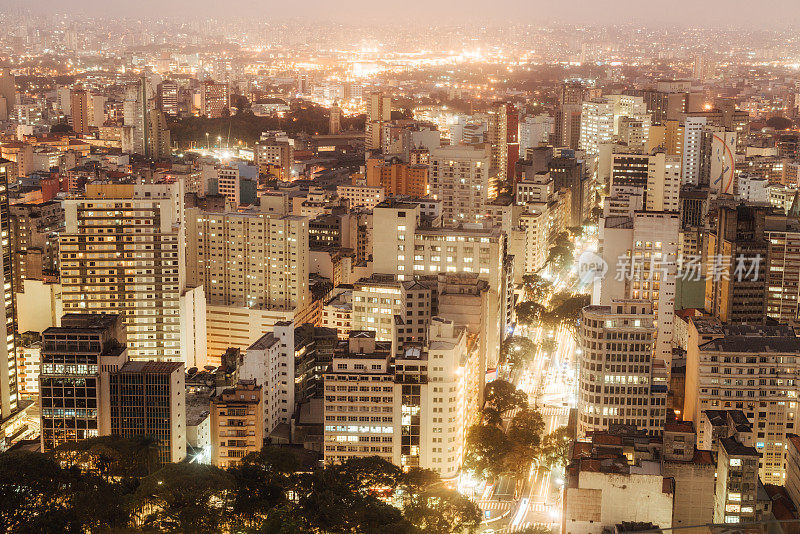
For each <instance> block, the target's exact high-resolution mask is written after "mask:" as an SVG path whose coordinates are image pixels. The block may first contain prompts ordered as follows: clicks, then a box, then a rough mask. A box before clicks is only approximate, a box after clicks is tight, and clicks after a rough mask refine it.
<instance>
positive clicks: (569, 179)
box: [547, 151, 594, 226]
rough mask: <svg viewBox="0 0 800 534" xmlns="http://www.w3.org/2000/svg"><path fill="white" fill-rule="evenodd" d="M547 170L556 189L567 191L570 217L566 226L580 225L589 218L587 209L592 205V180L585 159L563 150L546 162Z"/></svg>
mask: <svg viewBox="0 0 800 534" xmlns="http://www.w3.org/2000/svg"><path fill="white" fill-rule="evenodd" d="M547 171H548V173H549V174H550V177H551V178H552V179H553V187H554V189H555V190H556V191H560V190H563V189H566V190H567V191H569V194H570V210H569V212H570V219H569V223H568V224H567V226H580V225H582V224H583V221H585V220H586V219H587V218H589V211H590V210H591V208H592V206H594V191H593V181H592V180H591V179H590V172H589V171H588V169H587V161H586V160H584V159H578V158H576V157H575V156H574V155H571V154H570V153H568V152H566V151H565V152H562V155H561V156H559V157H556V158H552V159H551V160H550V161H549V162H548V163H547Z"/></svg>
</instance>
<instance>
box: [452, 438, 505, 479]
mask: <svg viewBox="0 0 800 534" xmlns="http://www.w3.org/2000/svg"><path fill="white" fill-rule="evenodd" d="M465 446H466V454H465V455H464V464H463V467H464V469H465V470H467V471H470V472H472V473H474V474H475V475H476V476H478V477H481V478H488V477H489V476H497V475H499V474H500V473H502V472H503V471H504V470H505V464H504V459H505V457H506V455H507V454H508V453H509V452H510V451H511V448H512V447H511V442H510V441H509V439H508V438H507V437H506V434H505V432H503V430H502V429H501V428H498V427H496V426H488V425H474V426H472V427H471V428H470V429H469V431H468V432H467V439H466V444H465Z"/></svg>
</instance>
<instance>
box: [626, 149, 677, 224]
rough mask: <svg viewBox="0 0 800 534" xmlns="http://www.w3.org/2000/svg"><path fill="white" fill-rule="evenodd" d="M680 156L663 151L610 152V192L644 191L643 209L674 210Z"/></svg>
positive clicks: (675, 207) (675, 209)
mask: <svg viewBox="0 0 800 534" xmlns="http://www.w3.org/2000/svg"><path fill="white" fill-rule="evenodd" d="M680 166H681V163H680V159H678V158H677V157H676V156H667V155H666V154H665V153H664V152H656V153H654V154H649V155H644V154H614V155H613V156H612V163H611V194H612V196H614V195H615V194H619V193H621V192H630V191H632V190H642V191H644V206H645V209H646V210H647V211H675V212H677V211H678V196H679V192H680V183H681V175H680Z"/></svg>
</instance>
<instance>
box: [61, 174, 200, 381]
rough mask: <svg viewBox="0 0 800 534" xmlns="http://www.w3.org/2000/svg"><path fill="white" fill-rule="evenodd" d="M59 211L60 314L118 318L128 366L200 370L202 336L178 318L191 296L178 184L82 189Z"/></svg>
mask: <svg viewBox="0 0 800 534" xmlns="http://www.w3.org/2000/svg"><path fill="white" fill-rule="evenodd" d="M64 212H65V221H66V230H65V232H64V233H63V234H62V235H61V246H60V255H61V287H62V299H63V305H64V312H65V313H117V314H122V315H123V316H124V318H125V325H126V329H127V344H128V353H129V355H130V358H131V359H132V360H173V361H183V362H186V364H187V367H191V366H197V365H204V364H205V356H206V355H205V350H204V348H205V347H204V343H202V342H196V338H198V337H201V338H204V337H205V332H203V331H202V329H201V328H196V325H195V317H194V316H193V315H192V314H189V313H182V308H183V309H187V308H188V307H187V306H186V303H185V299H186V295H187V294H188V295H191V296H192V297H193V293H192V292H187V290H186V288H187V286H186V268H185V265H186V263H185V260H184V253H185V252H184V251H185V233H184V225H183V215H184V211H183V184H182V183H181V182H164V183H144V182H142V181H141V180H139V181H138V182H136V183H124V184H110V183H92V184H87V186H86V192H85V194H84V195H83V196H80V197H72V198H68V199H66V200H65V201H64ZM192 308H193V307H192ZM187 333H191V336H192V338H193V341H192V342H191V343H189V342H188V340H187V337H186V336H187ZM195 348H197V349H200V350H194V349H195ZM190 349H192V350H191V353H190Z"/></svg>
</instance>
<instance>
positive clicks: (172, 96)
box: [156, 80, 180, 117]
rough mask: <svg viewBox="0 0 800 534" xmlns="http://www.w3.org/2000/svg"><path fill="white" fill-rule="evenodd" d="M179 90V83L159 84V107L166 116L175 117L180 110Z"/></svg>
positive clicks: (166, 81) (166, 82) (164, 82)
mask: <svg viewBox="0 0 800 534" xmlns="http://www.w3.org/2000/svg"><path fill="white" fill-rule="evenodd" d="M178 97H179V89H178V84H177V82H175V81H173V80H164V81H163V82H161V83H160V84H158V90H157V96H156V100H157V107H158V109H159V110H160V111H161V112H162V113H163V114H165V115H169V116H171V117H175V116H177V115H178V112H179V110H180V108H179V106H178Z"/></svg>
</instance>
